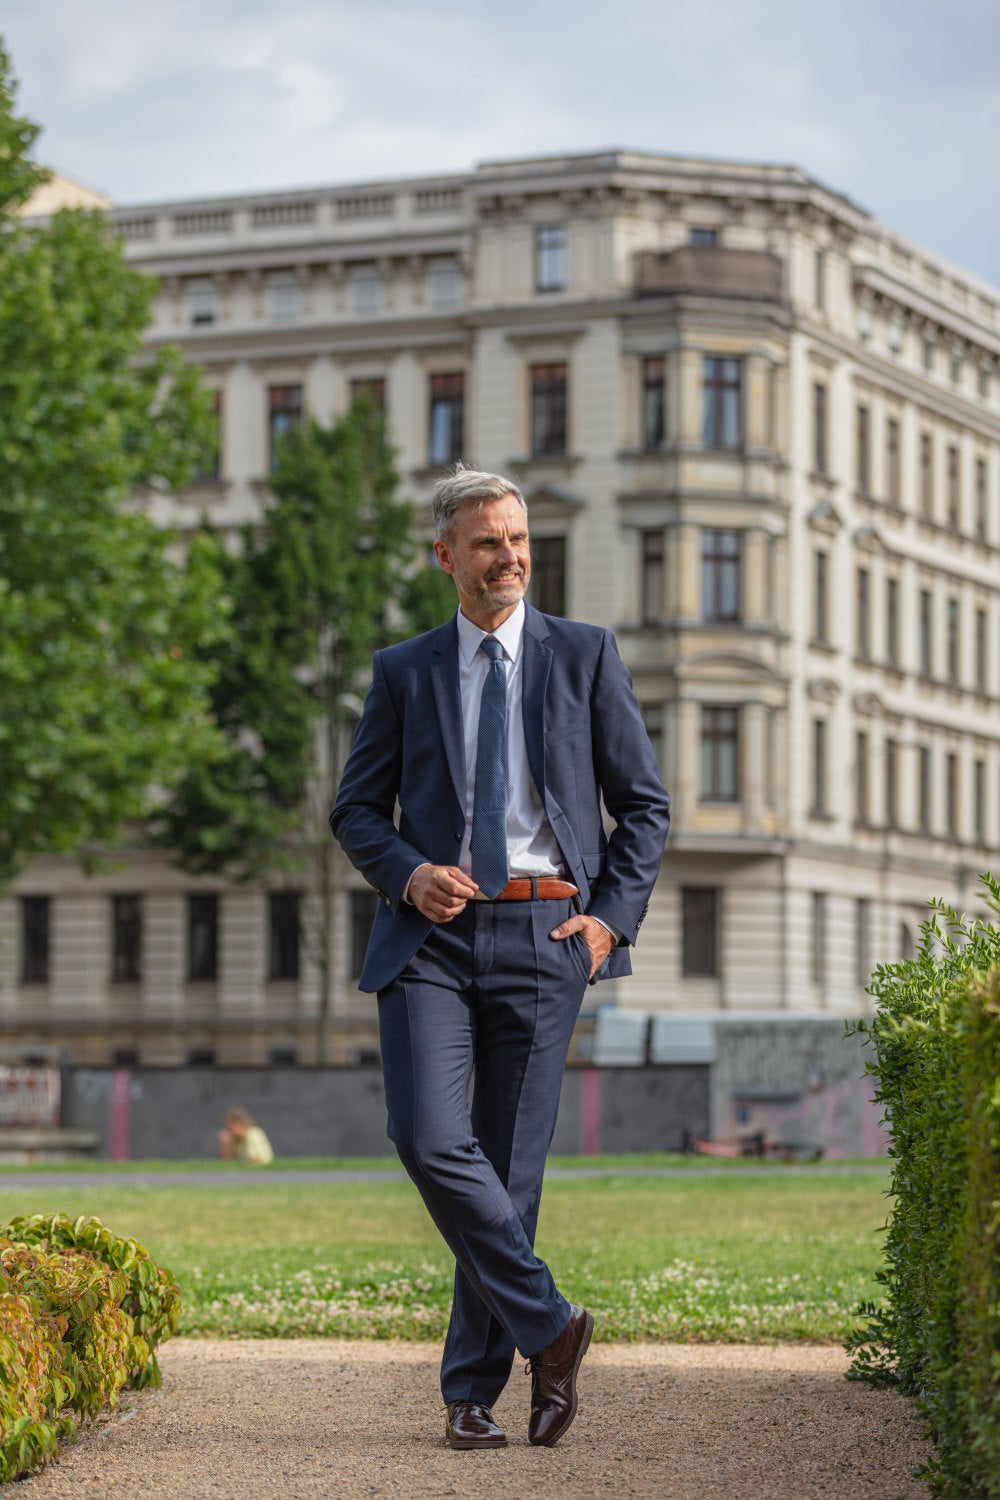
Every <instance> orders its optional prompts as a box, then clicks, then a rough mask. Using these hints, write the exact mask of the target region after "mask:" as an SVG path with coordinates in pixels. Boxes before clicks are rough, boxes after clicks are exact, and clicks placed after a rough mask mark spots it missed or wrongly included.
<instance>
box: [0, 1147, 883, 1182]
mask: <svg viewBox="0 0 1000 1500" xmlns="http://www.w3.org/2000/svg"><path fill="white" fill-rule="evenodd" d="M548 1164H549V1166H550V1167H567V1168H572V1169H574V1170H577V1169H580V1168H583V1169H585V1170H586V1169H588V1168H599V1169H600V1170H602V1171H604V1170H606V1169H608V1168H609V1167H671V1168H673V1167H680V1168H691V1169H697V1170H698V1171H699V1172H702V1171H726V1170H734V1169H735V1170H737V1171H738V1170H740V1169H741V1168H746V1167H753V1168H754V1169H757V1170H759V1169H760V1168H761V1167H768V1168H773V1170H774V1171H775V1172H776V1173H780V1172H782V1171H784V1170H787V1167H788V1165H789V1164H788V1163H786V1162H781V1161H776V1160H771V1159H768V1158H766V1157H759V1156H742V1157H741V1156H734V1157H720V1156H699V1155H696V1154H693V1153H692V1154H681V1153H680V1152H678V1151H641V1152H629V1153H626V1154H619V1155H610V1154H609V1155H603V1156H550V1157H549V1159H548ZM793 1165H794V1163H793ZM808 1165H809V1166H810V1169H811V1170H819V1171H822V1170H823V1169H824V1167H833V1168H834V1169H835V1170H837V1171H840V1170H842V1169H843V1168H845V1167H851V1166H854V1167H863V1168H866V1169H867V1170H869V1171H871V1170H872V1169H874V1168H878V1167H879V1166H884V1165H885V1163H884V1162H882V1163H880V1162H879V1161H877V1160H872V1158H870V1157H852V1158H849V1159H846V1160H839V1159H838V1160H837V1161H833V1162H819V1163H809V1164H808ZM234 1169H235V1170H237V1171H241V1170H243V1168H242V1166H241V1164H240V1163H239V1162H237V1161H218V1160H217V1159H216V1158H214V1157H212V1158H197V1159H174V1158H169V1159H168V1158H165V1157H163V1158H155V1157H151V1158H146V1159H143V1160H141V1161H105V1160H103V1159H102V1160H97V1159H90V1158H87V1157H75V1158H73V1159H72V1160H71V1161H62V1162H59V1161H36V1162H0V1177H5V1176H7V1175H11V1176H17V1175H18V1174H21V1175H24V1176H28V1177H34V1176H45V1175H47V1174H50V1173H51V1174H52V1175H53V1176H64V1175H70V1174H79V1175H81V1176H89V1175H91V1174H97V1175H102V1174H106V1173H113V1174H114V1175H116V1176H117V1175H119V1174H123V1175H125V1176H132V1175H144V1174H149V1173H156V1174H157V1175H159V1174H161V1173H162V1174H163V1175H165V1176H169V1174H170V1173H171V1172H205V1173H208V1174H211V1173H213V1172H231V1171H233V1170H234ZM252 1170H253V1173H254V1175H255V1176H256V1175H263V1176H269V1175H270V1174H271V1173H282V1172H302V1171H337V1170H341V1171H344V1170H349V1171H373V1172H380V1171H392V1172H399V1171H400V1170H401V1168H400V1165H399V1158H398V1157H396V1156H391V1155H389V1156H337V1157H330V1156H279V1157H276V1158H275V1160H274V1161H273V1162H271V1163H270V1164H269V1165H268V1166H267V1167H266V1168H253V1169H252Z"/></svg>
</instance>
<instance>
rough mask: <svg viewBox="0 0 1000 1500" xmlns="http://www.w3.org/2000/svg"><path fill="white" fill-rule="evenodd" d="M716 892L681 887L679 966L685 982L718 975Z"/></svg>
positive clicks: (712, 887) (712, 977)
mask: <svg viewBox="0 0 1000 1500" xmlns="http://www.w3.org/2000/svg"><path fill="white" fill-rule="evenodd" d="M719 946H720V945H719V891H718V889H717V888H716V887H714V886H702V885H685V886H682V887H681V955H682V958H681V965H682V969H683V973H684V977H685V979H715V978H717V977H718V973H719Z"/></svg>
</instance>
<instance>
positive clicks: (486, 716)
mask: <svg viewBox="0 0 1000 1500" xmlns="http://www.w3.org/2000/svg"><path fill="white" fill-rule="evenodd" d="M480 649H481V650H483V651H485V653H486V655H487V656H488V657H489V659H490V669H489V674H488V676H487V678H486V681H485V683H484V684H483V696H482V700H481V702H480V704H479V739H478V743H477V747H476V788H475V794H474V796H473V799H472V878H473V880H474V881H475V882H476V884H477V885H478V887H479V889H480V890H481V891H482V893H483V895H484V896H488V897H489V899H490V900H491V901H492V899H493V897H494V896H496V895H497V894H498V893H499V892H500V891H502V890H503V888H504V886H505V885H506V884H507V669H506V667H505V666H504V661H503V647H502V646H501V644H500V642H499V641H497V640H494V639H493V637H492V636H491V635H488V636H487V637H486V639H485V640H484V641H483V642H482V643H481V647H480Z"/></svg>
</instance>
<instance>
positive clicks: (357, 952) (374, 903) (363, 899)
mask: <svg viewBox="0 0 1000 1500" xmlns="http://www.w3.org/2000/svg"><path fill="white" fill-rule="evenodd" d="M377 910H378V897H377V896H376V894H375V892H374V891H372V890H369V889H367V888H366V889H365V890H363V891H352V892H351V978H352V979H357V977H358V975H359V974H360V973H361V970H362V969H363V968H364V962H365V954H366V953H367V951H368V939H369V938H370V936H371V930H372V923H373V922H374V920H375V913H376V911H377Z"/></svg>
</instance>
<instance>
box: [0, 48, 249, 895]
mask: <svg viewBox="0 0 1000 1500" xmlns="http://www.w3.org/2000/svg"><path fill="white" fill-rule="evenodd" d="M14 93H15V85H14V82H13V78H12V74H11V69H10V63H9V60H8V57H7V54H6V53H5V52H4V51H3V49H2V47H0V886H2V885H4V884H6V883H8V882H9V881H10V880H11V878H12V877H13V876H14V875H15V874H16V873H17V871H18V870H19V869H20V868H21V867H22V866H23V865H24V863H25V862H26V861H27V860H28V859H30V858H31V856H33V855H35V854H37V853H40V852H45V851H58V852H65V853H81V852H82V853H84V854H87V853H91V854H92V853H93V852H94V850H95V849H96V848H97V847H99V846H106V845H109V844H111V843H113V842H114V840H115V837H116V833H117V831H118V829H119V828H120V825H121V823H122V821H123V820H125V819H132V818H138V817H141V816H142V815H143V814H144V813H145V812H146V810H147V809H148V806H149V803H150V798H151V795H152V789H153V788H163V787H166V786H169V785H170V784H171V782H172V781H174V780H175V779H176V778H177V777H178V776H179V775H180V774H181V773H182V771H183V770H184V769H185V768H186V767H187V766H189V765H190V764H192V763H195V764H197V763H202V762H204V761H205V760H206V758H211V756H212V755H213V754H214V753H215V751H216V750H217V748H218V735H217V732H216V730H215V727H214V725H213V723H212V720H211V716H210V714H209V711H208V687H209V684H210V681H211V676H212V666H211V663H210V662H209V661H208V660H207V658H206V657H205V654H204V652H203V651H201V650H200V648H201V647H203V646H204V644H205V642H206V641H207V640H210V639H211V638H212V637H213V636H214V635H215V634H216V633H217V632H219V631H220V630H221V629H224V628H225V626H224V618H225V615H224V610H222V609H220V607H219V602H218V595H219V577H218V572H217V569H216V567H215V563H214V561H213V556H214V552H215V550H216V549H215V548H214V546H213V545H212V544H211V543H210V542H209V541H208V540H207V539H198V540H197V541H196V543H195V545H194V546H193V547H192V548H191V549H190V552H189V553H188V554H187V556H186V557H185V558H183V559H180V558H178V557H176V556H175V553H174V549H173V544H172V540H171V538H170V537H169V536H167V535H166V534H164V533H163V532H162V531H159V530H157V529H156V528H155V527H154V526H153V524H152V523H151V521H150V520H149V519H147V517H146V516H145V515H143V514H142V513H141V510H140V508H139V507H138V506H136V505H135V504H134V503H130V501H131V499H132V497H133V496H134V495H135V493H136V492H137V491H139V490H141V489H142V488H143V487H155V488H165V489H173V488H176V487H180V486H181V485H183V484H184V483H186V481H187V479H188V477H189V475H190V473H191V471H192V469H193V468H194V467H195V465H196V464H197V462H198V461H199V459H200V458H201V456H202V454H203V452H204V450H205V445H206V443H207V441H208V437H209V430H210V414H209V407H208V402H207V398H206V397H205V396H204V395H203V394H202V392H201V390H200V386H199V379H198V375H197V372H196V371H195V370H193V369H191V368H189V367H188V366H186V365H185V364H184V363H183V361H182V360H181V358H180V356H179V354H178V353H176V352H175V351H170V350H165V351H163V352H161V353H158V354H156V355H153V356H149V355H146V354H143V353H142V339H143V333H144V331H145V329H146V327H147V325H148V323H149V316H150V301H151V298H152V296H153V292H154V286H153V284H152V283H151V282H150V281H149V280H148V279H147V278H146V277H144V276H142V275H141V274H140V273H138V272H136V271H133V270H132V269H131V268H130V267H129V266H128V265H127V264H126V262H125V260H124V257H123V254H122V250H121V246H120V245H119V244H118V243H117V242H115V241H114V240H113V239H112V238H111V237H110V236H109V234H108V227H107V223H106V221H105V220H104V219H103V217H102V216H101V215H100V214H94V213H90V212H81V211H79V210H75V211H71V212H61V213H58V214H56V215H54V216H53V218H52V219H51V220H50V221H49V222H48V223H47V224H44V225H37V224H30V223H26V222H25V221H24V220H23V219H22V218H20V217H19V216H18V209H19V208H20V207H21V206H22V205H23V204H24V203H25V202H26V201H27V199H28V198H29V196H30V194H31V192H32V191H33V190H34V188H35V186H36V185H37V184H38V183H39V181H41V180H43V178H44V175H45V174H44V173H41V172H40V171H39V170H38V169H37V168H36V167H34V165H33V164H32V161H31V157H30V152H31V149H32V146H33V144H34V141H35V138H36V136H37V133H38V132H37V127H35V126H34V125H32V124H31V123H30V122H28V121H26V120H24V119H22V118H20V117H19V116H18V115H17V114H16V113H15V109H14Z"/></svg>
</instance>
